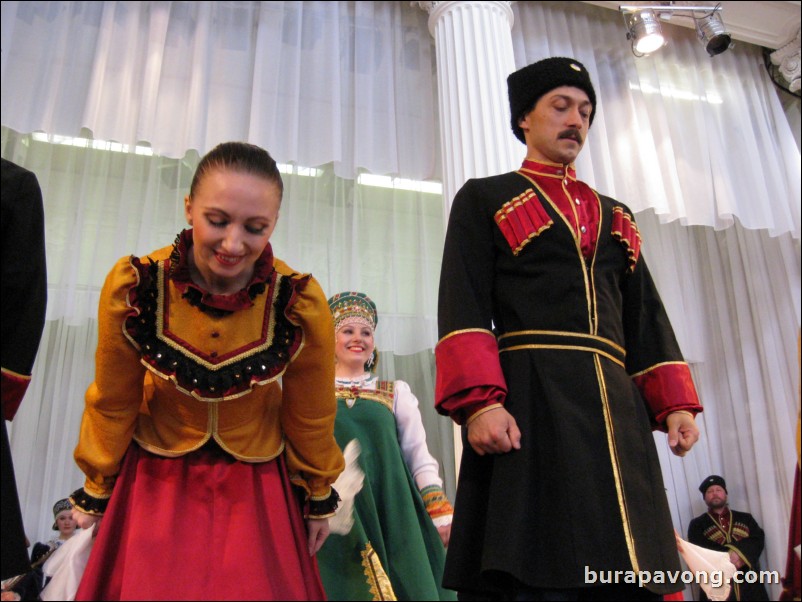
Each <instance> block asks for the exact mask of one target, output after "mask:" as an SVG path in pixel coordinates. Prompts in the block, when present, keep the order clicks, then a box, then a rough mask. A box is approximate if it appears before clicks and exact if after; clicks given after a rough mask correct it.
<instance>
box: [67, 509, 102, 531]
mask: <svg viewBox="0 0 802 602" xmlns="http://www.w3.org/2000/svg"><path fill="white" fill-rule="evenodd" d="M72 520H74V521H75V522H76V523H77V525H78V526H79V527H81V529H91V528H92V527H95V525H97V526H96V527H95V533H94V534H93V535H92V537H96V536H97V532H98V530H99V529H100V521H101V520H103V517H102V516H98V515H97V514H87V513H86V512H81V511H80V510H78V509H77V508H73V509H72Z"/></svg>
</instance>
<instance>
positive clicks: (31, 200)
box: [0, 159, 47, 579]
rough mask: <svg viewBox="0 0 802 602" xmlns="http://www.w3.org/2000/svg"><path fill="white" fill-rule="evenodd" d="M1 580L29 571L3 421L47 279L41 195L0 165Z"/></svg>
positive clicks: (34, 347)
mask: <svg viewBox="0 0 802 602" xmlns="http://www.w3.org/2000/svg"><path fill="white" fill-rule="evenodd" d="M0 202H1V203H2V219H1V220H0V221H2V227H3V279H2V291H3V292H2V300H3V320H2V326H1V327H0V328H2V335H0V339H1V340H2V348H3V351H2V403H3V419H4V420H3V432H2V439H1V440H0V445H2V448H1V451H2V454H1V455H0V461H1V462H2V533H3V544H2V575H1V576H2V578H3V579H6V578H8V577H11V576H13V575H18V574H20V573H22V572H24V571H25V570H27V568H28V567H29V564H28V553H27V551H26V547H25V534H24V533H23V527H22V513H21V512H20V506H19V496H18V494H17V486H16V480H15V478H14V466H13V464H12V459H11V448H10V445H9V441H8V433H7V432H6V423H5V421H6V420H11V419H12V418H14V415H15V414H16V412H17V408H18V407H19V405H20V402H21V401H22V397H23V395H25V390H26V389H27V388H28V383H30V380H31V370H32V369H33V363H34V359H35V358H36V352H37V351H38V350H39V341H40V339H41V337H42V330H43V329H44V324H45V305H46V302H47V276H46V268H45V238H44V236H45V227H44V207H43V204H42V192H41V190H40V188H39V182H38V181H37V179H36V176H35V175H34V174H33V173H32V172H30V171H28V170H26V169H23V168H22V167H19V166H18V165H15V164H14V163H11V162H10V161H6V160H5V159H3V160H2V195H0Z"/></svg>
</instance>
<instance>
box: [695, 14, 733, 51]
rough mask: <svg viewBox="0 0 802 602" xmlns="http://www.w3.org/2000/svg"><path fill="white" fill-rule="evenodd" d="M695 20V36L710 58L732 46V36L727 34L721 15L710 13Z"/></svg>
mask: <svg viewBox="0 0 802 602" xmlns="http://www.w3.org/2000/svg"><path fill="white" fill-rule="evenodd" d="M695 20H696V35H698V36H699V40H700V41H701V42H702V44H703V45H704V47H705V50H707V54H709V55H710V56H716V55H717V54H721V53H722V52H724V51H725V50H727V49H728V48H729V47H730V46H732V36H731V35H730V34H729V33H728V32H727V29H726V28H725V27H724V23H723V22H722V20H721V15H719V14H718V13H717V12H712V13H710V14H709V15H706V16H704V17H701V18H699V19H695Z"/></svg>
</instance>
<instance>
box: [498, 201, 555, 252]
mask: <svg viewBox="0 0 802 602" xmlns="http://www.w3.org/2000/svg"><path fill="white" fill-rule="evenodd" d="M494 219H495V220H496V224H498V227H499V229H500V230H501V233H502V234H503V235H504V238H505V240H506V241H507V244H509V245H510V248H511V249H512V254H513V255H518V253H520V252H521V250H522V249H523V248H524V247H525V246H526V245H527V244H529V242H530V241H531V240H532V239H533V238H535V237H536V236H538V235H539V234H540V233H541V232H543V231H544V230H546V229H547V228H549V227H550V226H551V225H552V224H553V223H554V222H553V221H552V219H551V218H550V217H549V214H548V213H546V210H545V209H544V208H543V206H542V205H541V204H540V200H539V199H538V197H537V194H535V191H534V190H532V189H531V188H528V189H527V190H525V191H524V192H523V193H522V194H519V195H518V196H516V197H515V198H513V199H512V200H510V201H507V202H506V203H504V204H503V205H502V206H501V208H500V209H499V210H498V211H496V214H495V216H494Z"/></svg>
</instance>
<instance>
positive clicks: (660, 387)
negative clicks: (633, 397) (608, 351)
mask: <svg viewBox="0 0 802 602" xmlns="http://www.w3.org/2000/svg"><path fill="white" fill-rule="evenodd" d="M632 380H633V381H634V382H635V386H637V387H638V390H639V391H640V393H641V396H642V397H643V398H644V399H645V400H646V401H647V403H648V404H649V409H650V410H651V414H652V427H653V428H656V429H658V430H661V431H665V430H666V425H665V421H666V418H667V417H668V415H669V414H671V413H672V412H677V411H680V410H684V411H688V412H691V413H692V414H693V415H694V416H695V415H696V414H698V413H699V412H701V411H702V405H701V404H700V403H699V397H698V395H697V394H696V387H694V386H693V379H692V378H691V370H690V368H689V367H688V364H686V363H685V362H664V363H662V364H656V365H654V366H651V367H650V368H647V369H646V370H643V371H641V372H638V373H637V374H633V375H632Z"/></svg>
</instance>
